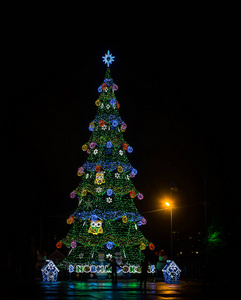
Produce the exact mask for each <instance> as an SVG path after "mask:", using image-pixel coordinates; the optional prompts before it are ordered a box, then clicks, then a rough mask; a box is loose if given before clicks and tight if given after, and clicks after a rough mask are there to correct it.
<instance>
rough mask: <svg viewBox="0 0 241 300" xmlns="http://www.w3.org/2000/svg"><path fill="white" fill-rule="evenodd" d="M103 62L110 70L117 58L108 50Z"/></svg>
mask: <svg viewBox="0 0 241 300" xmlns="http://www.w3.org/2000/svg"><path fill="white" fill-rule="evenodd" d="M102 58H103V62H104V63H105V64H107V67H108V68H109V66H110V64H112V62H113V61H114V58H115V56H112V54H111V53H110V51H109V50H108V51H107V53H106V54H105V56H102Z"/></svg>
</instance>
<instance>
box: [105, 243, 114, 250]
mask: <svg viewBox="0 0 241 300" xmlns="http://www.w3.org/2000/svg"><path fill="white" fill-rule="evenodd" d="M114 245H115V244H114V243H112V242H108V243H107V244H106V248H107V249H109V250H110V249H112V248H113V246H114Z"/></svg>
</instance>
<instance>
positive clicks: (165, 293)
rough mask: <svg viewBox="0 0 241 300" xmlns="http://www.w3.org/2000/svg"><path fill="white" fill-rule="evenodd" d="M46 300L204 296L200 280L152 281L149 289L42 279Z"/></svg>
mask: <svg viewBox="0 0 241 300" xmlns="http://www.w3.org/2000/svg"><path fill="white" fill-rule="evenodd" d="M38 284H39V285H40V287H41V290H42V299H51V300H54V299H78V298H81V299H96V300H109V299H115V300H124V299H125V300H128V299H132V300H134V299H168V300H174V299H175V300H179V299H189V300H190V299H197V300H198V299H202V297H201V296H202V285H201V282H200V281H181V282H180V283H178V284H166V283H164V282H148V283H147V289H146V292H145V291H143V290H140V288H139V282H118V283H117V284H116V285H113V284H112V283H111V282H105V283H103V282H99V283H98V282H93V283H91V282H90V283H89V282H66V281H62V282H39V283H38Z"/></svg>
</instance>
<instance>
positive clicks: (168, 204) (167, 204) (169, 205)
mask: <svg viewBox="0 0 241 300" xmlns="http://www.w3.org/2000/svg"><path fill="white" fill-rule="evenodd" d="M165 204H166V206H168V207H170V216H171V260H172V205H171V204H170V203H169V202H166V203H165Z"/></svg>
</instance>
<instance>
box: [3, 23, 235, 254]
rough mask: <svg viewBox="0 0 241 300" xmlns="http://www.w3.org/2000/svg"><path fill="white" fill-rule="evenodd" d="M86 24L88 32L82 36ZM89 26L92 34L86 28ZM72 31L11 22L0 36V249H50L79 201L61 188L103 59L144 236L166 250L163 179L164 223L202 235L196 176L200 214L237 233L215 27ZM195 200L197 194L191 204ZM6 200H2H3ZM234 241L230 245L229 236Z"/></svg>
mask: <svg viewBox="0 0 241 300" xmlns="http://www.w3.org/2000/svg"><path fill="white" fill-rule="evenodd" d="M90 36H91V35H89V36H87V37H90ZM91 37H92V36H91ZM91 40H92V41H93V40H94V42H90V43H89V42H86V37H83V36H82V35H81V34H80V35H79V36H78V38H77V37H75V38H73V37H72V36H71V37H69V38H66V39H64V38H62V36H61V35H60V33H59V37H58V39H57V40H56V34H55V32H48V35H44V34H41V30H39V31H37V32H35V33H34V34H31V33H30V32H28V31H22V30H21V29H18V28H15V30H14V33H12V34H11V35H10V36H9V37H8V38H7V42H6V43H5V47H4V50H5V51H4V56H3V60H4V68H3V75H4V80H3V91H4V101H3V102H2V103H3V104H4V110H3V118H2V120H3V136H2V138H3V142H2V148H3V150H4V151H3V152H4V154H3V155H2V159H3V163H2V164H3V169H2V176H3V177H4V180H2V183H3V187H2V197H3V198H2V207H4V209H2V215H3V218H2V220H3V225H2V231H3V235H2V239H3V241H4V251H19V249H20V250H21V249H22V248H24V247H28V245H29V244H31V243H32V244H35V246H36V248H37V249H40V240H41V225H40V224H41V215H42V216H43V217H42V248H43V249H45V250H48V251H49V252H51V251H54V249H55V246H54V245H55V243H56V242H57V241H58V240H59V239H61V238H62V237H64V236H65V235H66V233H67V232H68V230H69V227H68V225H67V224H66V219H67V217H68V216H69V215H70V214H71V212H72V211H73V210H74V209H75V208H76V207H77V202H76V200H75V199H70V198H69V193H70V192H71V191H72V190H73V189H74V188H75V187H76V186H77V185H78V182H79V177H78V176H77V175H76V172H77V169H78V167H80V166H81V165H82V164H83V163H84V162H85V161H86V158H87V156H86V153H84V152H82V150H81V146H82V145H83V144H84V143H85V142H87V141H88V139H89V136H90V132H89V130H88V125H89V123H90V122H91V121H92V120H93V118H94V116H95V114H96V111H97V108H96V106H95V104H94V103H95V100H96V99H98V95H99V93H98V92H97V88H98V86H99V85H100V84H101V83H102V81H103V79H104V75H105V71H106V66H105V65H104V63H102V58H101V57H102V56H103V55H104V54H105V53H106V51H107V50H110V52H111V53H112V54H113V55H115V62H114V63H113V64H112V65H111V74H112V78H113V79H114V82H115V83H116V84H117V85H118V86H119V90H118V91H117V92H116V96H117V99H118V101H119V103H120V105H121V107H120V115H121V117H122V119H123V120H124V121H125V122H126V123H127V126H128V128H127V131H126V132H125V134H124V136H125V139H126V140H127V142H128V143H129V144H130V145H131V146H132V147H133V148H134V152H133V153H132V154H130V155H129V160H130V162H131V164H132V165H133V166H134V167H135V168H136V169H137V170H138V175H137V176H136V177H135V178H134V180H133V181H134V184H135V186H136V188H137V189H138V190H139V191H140V192H142V193H143V194H144V196H145V198H144V200H142V201H139V200H134V201H135V203H136V206H137V209H138V210H139V212H140V213H143V215H144V216H145V218H146V219H147V225H146V226H143V227H142V231H143V233H144V234H145V236H146V237H147V238H148V239H149V240H150V241H152V242H153V243H154V244H155V245H156V247H157V249H159V250H160V249H166V250H167V251H169V235H170V214H169V211H167V210H163V211H160V212H153V213H146V212H148V211H151V210H156V209H159V208H162V207H163V206H162V199H164V198H165V197H166V196H167V197H170V188H171V186H172V183H174V184H175V186H176V187H177V188H178V192H174V193H173V201H174V205H175V206H176V207H182V208H177V209H174V210H173V230H175V231H178V232H179V233H178V234H180V236H181V235H182V236H183V237H184V239H185V238H188V237H189V236H190V235H191V236H192V235H196V234H197V232H201V233H202V237H203V235H204V230H205V226H204V206H203V205H202V204H200V202H203V201H204V195H205V193H204V179H205V180H206V183H207V185H206V187H207V190H206V196H207V201H208V205H207V213H208V224H211V223H212V222H214V221H215V222H216V223H217V224H221V225H222V226H223V228H224V231H225V235H226V236H227V237H228V240H229V241H231V243H232V244H231V245H234V243H235V235H236V232H237V227H236V226H235V224H234V222H233V221H234V220H235V217H234V208H235V205H236V204H237V198H236V193H235V192H238V189H239V188H238V184H237V183H236V181H237V182H238V180H237V178H238V177H237V173H236V172H237V167H236V165H237V163H236V162H237V157H238V156H237V154H238V151H237V150H236V149H237V148H236V142H237V140H238V130H237V129H238V128H237V123H238V122H237V119H238V113H237V107H236V106H235V105H234V103H235V99H234V98H233V96H232V95H231V91H232V89H233V85H234V82H231V83H230V78H229V75H228V74H230V71H229V62H228V61H227V60H226V52H225V48H224V47H223V45H224V44H225V43H224V37H223V33H222V31H215V34H213V32H212V31H211V32H210V31H203V28H195V30H193V31H192V30H191V31H190V32H186V33H185V34H184V33H183V32H177V31H176V30H174V31H173V32H171V31H170V32H168V33H166V34H165V36H164V35H163V34H161V33H160V34H154V36H153V37H149V39H148V40H147V39H146V36H145V35H144V36H143V35H141V34H140V35H137V36H135V39H132V38H131V39H130V36H129V39H128V36H126V38H125V39H123V38H122V40H120V39H118V38H117V39H116V41H113V39H111V38H109V39H105V38H103V39H101V41H99V42H97V40H96V39H95V38H91ZM195 203H199V204H197V205H193V204H195ZM5 207H7V208H6V209H5ZM230 247H233V246H230Z"/></svg>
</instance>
